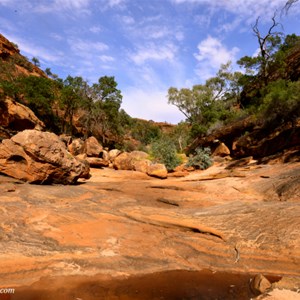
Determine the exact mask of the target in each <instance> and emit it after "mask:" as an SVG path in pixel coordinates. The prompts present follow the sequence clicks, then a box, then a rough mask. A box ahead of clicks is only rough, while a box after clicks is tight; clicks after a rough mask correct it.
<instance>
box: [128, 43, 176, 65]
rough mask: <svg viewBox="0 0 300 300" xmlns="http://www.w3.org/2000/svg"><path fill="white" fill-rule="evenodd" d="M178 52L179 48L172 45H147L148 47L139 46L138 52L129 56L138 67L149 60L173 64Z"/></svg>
mask: <svg viewBox="0 0 300 300" xmlns="http://www.w3.org/2000/svg"><path fill="white" fill-rule="evenodd" d="M176 52H177V47H176V46H175V45H174V44H172V43H165V44H154V43H147V44H146V45H143V46H139V47H138V49H137V51H135V52H134V53H131V54H130V55H129V58H130V59H131V60H132V61H133V62H134V63H135V64H137V65H141V64H143V63H145V62H146V61H148V60H152V61H153V60H154V61H160V60H166V61H169V62H172V61H173V60H174V58H175V54H176Z"/></svg>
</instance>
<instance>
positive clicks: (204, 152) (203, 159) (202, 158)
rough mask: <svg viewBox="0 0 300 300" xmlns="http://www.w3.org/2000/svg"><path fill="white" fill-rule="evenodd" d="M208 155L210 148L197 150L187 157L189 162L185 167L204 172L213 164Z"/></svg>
mask: <svg viewBox="0 0 300 300" xmlns="http://www.w3.org/2000/svg"><path fill="white" fill-rule="evenodd" d="M210 155H211V151H210V148H204V149H202V148H197V149H196V154H195V155H193V156H190V157H189V160H188V162H187V164H186V165H187V166H188V167H194V168H196V169H200V170H205V169H207V168H209V167H210V166H211V165H212V163H213V160H212V158H211V156H210Z"/></svg>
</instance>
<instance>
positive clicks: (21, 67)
mask: <svg viewBox="0 0 300 300" xmlns="http://www.w3.org/2000/svg"><path fill="white" fill-rule="evenodd" d="M0 66H1V68H3V69H7V68H10V69H11V70H12V71H13V72H11V73H10V75H11V76H13V77H17V76H20V75H33V76H40V77H47V75H46V74H45V73H44V72H43V71H42V70H41V69H40V68H38V67H37V66H35V65H34V64H32V63H31V62H30V61H28V59H27V58H26V57H25V56H23V55H22V54H20V50H19V49H18V46H17V45H16V44H13V43H12V42H10V41H9V40H8V39H7V38H5V37H4V36H3V35H2V34H0ZM3 75H4V76H6V75H7V74H4V72H1V73H0V77H2V76H3Z"/></svg>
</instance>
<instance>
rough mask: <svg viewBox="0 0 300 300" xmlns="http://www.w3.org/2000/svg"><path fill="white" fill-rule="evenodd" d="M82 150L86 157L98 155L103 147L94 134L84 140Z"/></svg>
mask: <svg viewBox="0 0 300 300" xmlns="http://www.w3.org/2000/svg"><path fill="white" fill-rule="evenodd" d="M83 150H84V153H85V154H86V155H87V156H88V157H100V154H101V153H102V151H103V147H102V145H100V143H99V142H98V140H97V139H96V138H95V137H94V136H91V137H89V138H87V139H86V140H85V141H84V149H83Z"/></svg>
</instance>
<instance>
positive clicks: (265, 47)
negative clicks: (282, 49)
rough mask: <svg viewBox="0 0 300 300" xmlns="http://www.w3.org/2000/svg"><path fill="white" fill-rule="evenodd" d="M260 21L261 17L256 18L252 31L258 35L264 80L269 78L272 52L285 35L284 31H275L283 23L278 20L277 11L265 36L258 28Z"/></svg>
mask: <svg viewBox="0 0 300 300" xmlns="http://www.w3.org/2000/svg"><path fill="white" fill-rule="evenodd" d="M258 23H259V17H258V18H257V19H256V22H255V24H254V25H253V26H252V31H253V33H254V35H255V36H256V38H257V41H258V44H259V49H260V59H261V62H260V67H261V73H262V77H263V78H264V80H267V77H268V74H267V70H268V64H269V62H270V60H271V58H272V54H273V53H274V51H276V48H277V46H278V45H279V44H280V42H281V36H283V33H282V32H281V31H275V28H276V27H278V26H282V25H281V24H280V23H278V22H276V13H274V15H273V17H272V24H271V26H270V27H269V30H268V32H267V33H266V35H264V36H263V35H262V34H261V32H260V30H259V28H258Z"/></svg>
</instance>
